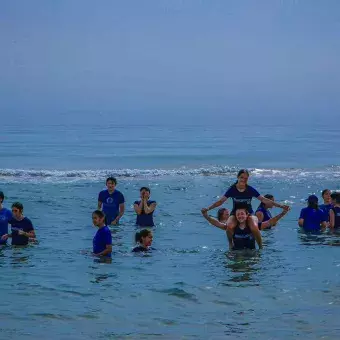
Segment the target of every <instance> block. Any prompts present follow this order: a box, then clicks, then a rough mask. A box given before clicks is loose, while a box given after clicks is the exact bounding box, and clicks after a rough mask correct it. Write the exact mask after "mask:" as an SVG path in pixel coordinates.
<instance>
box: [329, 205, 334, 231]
mask: <svg viewBox="0 0 340 340" xmlns="http://www.w3.org/2000/svg"><path fill="white" fill-rule="evenodd" d="M329 227H330V228H331V229H334V227H335V214H334V211H333V209H331V210H330V211H329Z"/></svg>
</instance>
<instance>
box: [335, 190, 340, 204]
mask: <svg viewBox="0 0 340 340" xmlns="http://www.w3.org/2000/svg"><path fill="white" fill-rule="evenodd" d="M334 199H335V202H336V204H340V193H339V192H337V193H336V196H335V198H334Z"/></svg>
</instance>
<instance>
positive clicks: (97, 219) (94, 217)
mask: <svg viewBox="0 0 340 340" xmlns="http://www.w3.org/2000/svg"><path fill="white" fill-rule="evenodd" d="M92 222H93V225H94V226H96V227H99V226H100V225H102V224H103V222H104V219H103V218H100V217H99V216H98V215H96V214H93V215H92Z"/></svg>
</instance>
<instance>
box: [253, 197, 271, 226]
mask: <svg viewBox="0 0 340 340" xmlns="http://www.w3.org/2000/svg"><path fill="white" fill-rule="evenodd" d="M263 197H265V198H268V199H269V200H271V202H270V203H262V202H261V203H260V205H259V206H258V208H257V209H256V212H255V215H256V217H257V218H258V220H259V223H261V222H266V221H268V220H270V219H271V218H272V214H271V212H270V211H269V209H271V208H273V206H274V205H273V203H272V202H273V201H274V196H273V195H270V194H267V195H264V196H263Z"/></svg>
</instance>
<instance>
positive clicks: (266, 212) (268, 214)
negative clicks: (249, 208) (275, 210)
mask: <svg viewBox="0 0 340 340" xmlns="http://www.w3.org/2000/svg"><path fill="white" fill-rule="evenodd" d="M258 211H260V212H262V214H263V220H262V222H267V221H269V220H270V219H271V218H272V214H271V212H270V211H269V210H268V209H266V208H265V207H258V208H257V210H256V212H258Z"/></svg>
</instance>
